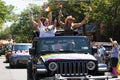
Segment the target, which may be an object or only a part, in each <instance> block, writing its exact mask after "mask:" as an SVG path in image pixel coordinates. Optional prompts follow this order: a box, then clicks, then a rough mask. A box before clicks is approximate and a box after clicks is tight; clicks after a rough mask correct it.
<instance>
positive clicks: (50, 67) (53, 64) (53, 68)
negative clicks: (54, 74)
mask: <svg viewBox="0 0 120 80" xmlns="http://www.w3.org/2000/svg"><path fill="white" fill-rule="evenodd" d="M48 67H49V70H51V71H55V70H57V67H58V66H57V64H56V63H55V62H51V63H49V66H48Z"/></svg>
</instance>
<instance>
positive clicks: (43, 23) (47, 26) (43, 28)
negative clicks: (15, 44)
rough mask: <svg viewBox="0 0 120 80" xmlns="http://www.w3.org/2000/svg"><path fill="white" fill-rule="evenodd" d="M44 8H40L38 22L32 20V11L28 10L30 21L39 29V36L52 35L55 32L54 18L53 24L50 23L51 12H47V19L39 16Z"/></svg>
mask: <svg viewBox="0 0 120 80" xmlns="http://www.w3.org/2000/svg"><path fill="white" fill-rule="evenodd" d="M43 11H44V10H40V12H39V16H38V22H36V21H34V19H33V17H32V12H31V11H30V21H31V22H32V24H33V26H34V27H35V28H36V29H38V30H39V31H40V34H39V37H53V36H55V32H56V22H57V21H56V19H55V20H54V23H53V25H51V23H52V13H51V12H49V19H48V18H45V17H41V15H42V12H43Z"/></svg>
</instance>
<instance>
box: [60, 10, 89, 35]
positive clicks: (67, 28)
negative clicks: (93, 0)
mask: <svg viewBox="0 0 120 80" xmlns="http://www.w3.org/2000/svg"><path fill="white" fill-rule="evenodd" d="M61 15H62V10H60V11H59V16H58V23H59V24H60V26H62V27H63V29H64V35H73V34H74V29H76V28H79V27H81V26H83V24H85V22H86V20H87V19H88V18H89V14H88V15H86V16H85V18H84V19H83V20H82V21H81V22H80V23H74V20H75V18H74V17H72V16H71V15H70V16H67V18H66V19H65V22H62V21H61Z"/></svg>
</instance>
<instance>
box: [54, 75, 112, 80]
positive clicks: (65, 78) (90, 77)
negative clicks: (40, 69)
mask: <svg viewBox="0 0 120 80" xmlns="http://www.w3.org/2000/svg"><path fill="white" fill-rule="evenodd" d="M55 78H56V79H60V80H67V79H107V80H108V79H111V78H112V76H110V75H109V76H108V75H104V76H92V75H87V76H80V77H63V76H61V75H60V74H55Z"/></svg>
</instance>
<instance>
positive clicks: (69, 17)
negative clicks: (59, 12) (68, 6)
mask: <svg viewBox="0 0 120 80" xmlns="http://www.w3.org/2000/svg"><path fill="white" fill-rule="evenodd" d="M66 20H75V18H74V17H72V16H67V18H66Z"/></svg>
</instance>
